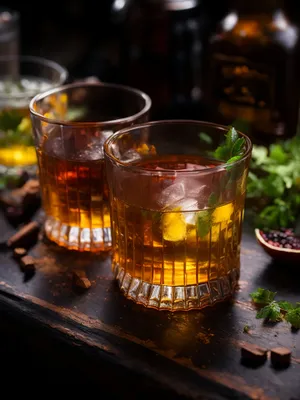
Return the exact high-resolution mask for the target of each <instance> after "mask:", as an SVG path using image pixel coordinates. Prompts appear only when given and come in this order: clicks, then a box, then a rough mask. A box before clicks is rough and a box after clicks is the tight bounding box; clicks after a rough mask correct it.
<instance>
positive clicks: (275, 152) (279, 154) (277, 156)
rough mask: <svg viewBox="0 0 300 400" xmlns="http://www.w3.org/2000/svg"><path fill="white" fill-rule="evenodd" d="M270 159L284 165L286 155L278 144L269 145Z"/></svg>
mask: <svg viewBox="0 0 300 400" xmlns="http://www.w3.org/2000/svg"><path fill="white" fill-rule="evenodd" d="M269 157H270V159H272V160H274V161H277V162H279V163H280V164H284V163H285V162H287V160H288V158H289V157H288V154H287V153H286V152H285V151H284V149H283V147H282V146H281V145H280V144H271V145H270V154H269Z"/></svg>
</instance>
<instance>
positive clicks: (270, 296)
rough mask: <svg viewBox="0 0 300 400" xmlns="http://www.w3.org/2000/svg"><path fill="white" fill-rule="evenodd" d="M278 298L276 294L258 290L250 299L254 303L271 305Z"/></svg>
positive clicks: (251, 294)
mask: <svg viewBox="0 0 300 400" xmlns="http://www.w3.org/2000/svg"><path fill="white" fill-rule="evenodd" d="M275 296H276V292H271V291H270V290H267V289H262V288H258V289H257V290H256V291H255V292H252V293H250V297H251V299H252V301H253V302H254V303H257V304H268V303H271V302H272V301H273V300H274V298H275Z"/></svg>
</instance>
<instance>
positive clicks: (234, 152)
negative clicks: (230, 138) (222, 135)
mask: <svg viewBox="0 0 300 400" xmlns="http://www.w3.org/2000/svg"><path fill="white" fill-rule="evenodd" d="M244 146H245V139H244V138H243V137H240V138H238V139H236V141H235V142H234V143H233V146H232V149H231V157H235V156H242V154H243V149H244Z"/></svg>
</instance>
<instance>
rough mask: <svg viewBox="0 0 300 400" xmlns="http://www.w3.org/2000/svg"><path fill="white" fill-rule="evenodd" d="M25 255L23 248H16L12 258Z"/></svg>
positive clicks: (25, 251)
mask: <svg viewBox="0 0 300 400" xmlns="http://www.w3.org/2000/svg"><path fill="white" fill-rule="evenodd" d="M26 254H27V250H26V249H24V248H23V247H16V248H15V249H14V257H15V258H17V259H18V258H22V257H24V256H26Z"/></svg>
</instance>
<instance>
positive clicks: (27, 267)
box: [20, 255, 35, 272]
mask: <svg viewBox="0 0 300 400" xmlns="http://www.w3.org/2000/svg"><path fill="white" fill-rule="evenodd" d="M20 265H21V269H22V271H24V272H28V271H30V272H31V271H34V270H35V260H34V258H33V257H32V256H29V255H26V256H23V257H22V258H21V259H20Z"/></svg>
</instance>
